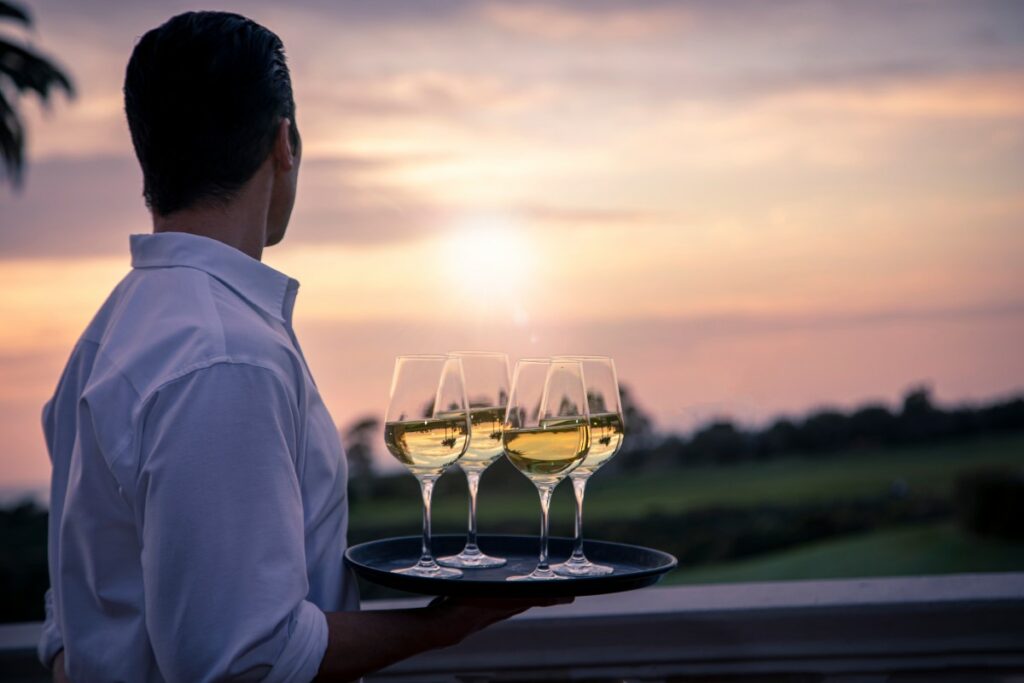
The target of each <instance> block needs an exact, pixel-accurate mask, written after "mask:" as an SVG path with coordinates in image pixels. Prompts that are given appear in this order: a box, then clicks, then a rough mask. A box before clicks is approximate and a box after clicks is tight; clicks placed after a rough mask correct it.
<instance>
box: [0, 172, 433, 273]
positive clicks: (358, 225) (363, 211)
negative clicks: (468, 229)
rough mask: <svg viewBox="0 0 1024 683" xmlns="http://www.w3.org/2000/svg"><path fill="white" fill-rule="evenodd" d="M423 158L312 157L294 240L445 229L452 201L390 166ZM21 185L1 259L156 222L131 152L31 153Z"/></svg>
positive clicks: (93, 244) (351, 239) (91, 252)
mask: <svg viewBox="0 0 1024 683" xmlns="http://www.w3.org/2000/svg"><path fill="white" fill-rule="evenodd" d="M415 161H416V160H415V159H413V160H396V159H383V158H368V157H338V158H330V159H307V160H306V161H304V162H303V165H302V171H301V176H300V181H299V198H298V200H297V202H296V209H295V214H294V216H293V218H292V226H291V229H290V233H289V243H304V242H305V243H309V242H316V243H320V242H334V243H343V244H344V243H350V244H361V243H372V242H386V241H392V240H399V239H409V238H415V237H417V236H422V235H424V234H428V233H430V232H431V231H434V230H437V229H440V228H441V227H442V226H443V225H444V223H445V221H446V220H447V216H448V215H449V212H448V210H447V209H446V208H445V207H443V206H439V205H437V204H436V203H434V202H431V201H430V200H429V199H427V198H426V197H422V196H419V195H417V194H416V193H415V192H413V191H411V190H406V189H403V188H400V187H397V186H395V185H393V184H389V183H388V182H387V181H386V180H385V179H383V176H382V174H383V173H384V171H386V170H387V169H393V168H396V167H400V166H402V165H403V164H405V163H414V162H415ZM26 180H27V181H26V183H25V187H24V188H23V190H22V191H21V192H20V193H16V192H14V191H12V190H11V189H9V188H6V187H5V188H2V189H0V200H2V202H3V207H4V209H3V224H2V228H0V259H12V258H26V257H37V258H38V257H45V258H54V257H79V256H99V255H109V254H121V253H124V251H125V249H126V244H127V235H129V234H131V233H138V232H148V231H149V230H151V221H150V216H149V213H148V211H147V210H146V208H145V204H144V202H143V199H142V174H141V171H140V170H139V168H138V164H137V162H136V161H135V160H134V159H132V158H125V157H81V158H50V159H43V160H40V161H38V162H35V163H32V162H30V166H29V173H28V176H27V179H26Z"/></svg>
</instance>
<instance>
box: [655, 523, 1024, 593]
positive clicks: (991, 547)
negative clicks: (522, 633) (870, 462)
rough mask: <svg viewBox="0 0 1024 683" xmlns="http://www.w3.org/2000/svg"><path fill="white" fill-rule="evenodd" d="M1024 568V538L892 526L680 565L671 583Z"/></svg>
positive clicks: (952, 528) (944, 526) (940, 527)
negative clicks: (724, 559)
mask: <svg viewBox="0 0 1024 683" xmlns="http://www.w3.org/2000/svg"><path fill="white" fill-rule="evenodd" d="M999 571H1024V543H1010V542H1006V541H998V540H992V539H981V538H977V537H974V536H971V535H969V534H967V533H964V532H963V531H961V530H960V529H958V528H957V527H956V526H955V525H954V524H936V525H928V526H918V527H905V528H901V529H889V530H884V531H877V532H873V533H869V534H863V535H858V536H853V537H847V538H840V539H835V540H830V541H824V542H821V543H812V544H808V545H804V546H800V547H798V548H794V549H791V550H786V551H782V552H778V553H772V554H770V555H767V556H762V557H758V558H755V559H750V560H744V561H739V562H730V563H728V564H721V565H711V566H705V567H699V568H695V569H686V568H685V567H683V568H680V569H678V570H676V571H675V572H673V573H672V574H670V575H669V576H667V577H665V579H664V580H663V581H662V583H663V584H665V585H673V584H693V583H734V582H744V581H778V580H798V579H832V578H845V577H869V576H907V575H915V574H951V573H957V572H999Z"/></svg>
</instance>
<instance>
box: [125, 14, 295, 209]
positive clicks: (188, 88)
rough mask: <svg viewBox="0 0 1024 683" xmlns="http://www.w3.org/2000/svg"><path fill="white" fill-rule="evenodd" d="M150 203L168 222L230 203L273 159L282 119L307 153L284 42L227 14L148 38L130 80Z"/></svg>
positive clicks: (183, 18) (128, 107) (174, 25)
mask: <svg viewBox="0 0 1024 683" xmlns="http://www.w3.org/2000/svg"><path fill="white" fill-rule="evenodd" d="M124 104H125V113H126V114H127V116H128V127H129V129H130V130H131V134H132V142H133V144H134V145H135V154H136V155H137V156H138V158H139V163H140V164H141V165H142V174H143V183H144V185H143V193H144V195H145V198H146V205H147V206H149V208H150V209H152V210H153V212H154V213H156V214H157V215H160V216H166V215H168V214H171V213H173V212H175V211H178V210H181V209H185V208H188V207H191V206H194V205H197V204H216V203H218V202H224V201H227V200H229V199H230V198H231V197H232V196H233V195H234V194H235V192H236V191H237V190H238V189H239V188H240V187H241V186H242V185H244V184H245V182H246V181H247V180H249V179H250V178H251V177H252V176H253V174H254V173H255V172H256V169H258V168H259V166H260V164H262V163H263V161H264V160H265V159H266V158H267V155H268V154H269V153H270V151H271V148H272V147H273V144H274V135H275V133H276V131H277V127H278V125H279V124H280V122H281V120H282V119H285V118H287V119H288V120H289V121H290V122H291V132H292V140H291V142H292V144H293V146H294V147H295V148H297V147H298V129H297V128H296V127H295V102H294V99H293V97H292V85H291V77H290V75H289V73H288V66H287V64H286V63H285V57H284V46H283V45H282V43H281V40H280V38H278V37H277V36H276V35H275V34H274V33H273V32H272V31H270V30H268V29H266V28H264V27H263V26H260V25H259V24H257V23H256V22H254V21H252V20H250V19H246V18H245V17H242V16H239V15H237V14H230V13H227V12H187V13H185V14H180V15H178V16H176V17H174V18H172V19H170V20H169V21H167V23H165V24H163V25H162V26H159V27H157V28H155V29H153V30H151V31H149V32H148V33H146V35H144V36H143V37H142V39H141V40H140V41H139V42H138V44H137V45H136V46H135V49H134V51H132V56H131V59H130V60H129V61H128V69H127V73H126V74H125V81H124Z"/></svg>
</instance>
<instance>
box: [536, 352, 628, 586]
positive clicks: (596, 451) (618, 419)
mask: <svg viewBox="0 0 1024 683" xmlns="http://www.w3.org/2000/svg"><path fill="white" fill-rule="evenodd" d="M565 358H568V359H571V360H576V361H579V362H580V364H582V366H583V378H584V385H585V386H586V389H587V407H588V409H589V411H590V451H589V452H588V453H587V457H585V458H584V459H583V462H581V463H580V464H579V466H578V467H576V469H574V470H573V471H572V472H571V473H570V474H569V479H570V480H571V481H572V490H573V493H574V494H575V496H576V525H575V526H576V528H575V540H574V541H573V550H572V556H571V557H570V558H569V559H568V560H567V561H565V562H562V563H560V564H556V565H555V566H554V567H552V569H554V571H555V572H556V573H558V574H561V575H563V576H604V575H606V574H611V573H612V572H613V571H615V570H614V569H613V568H612V567H608V566H606V565H602V564H594V563H593V562H591V561H590V560H588V559H587V556H586V555H584V554H583V495H584V493H585V492H586V488H587V480H588V479H590V477H591V476H592V475H593V474H594V472H596V471H597V470H598V469H600V467H601V466H602V465H604V464H605V463H606V462H608V461H609V460H611V458H612V457H613V456H614V455H615V454H616V453H617V452H618V451H619V447H621V446H622V439H623V436H624V424H623V420H622V402H621V400H620V399H619V380H618V377H617V376H616V374H615V363H614V361H612V359H611V358H608V357H607V356H567V357H565ZM556 360H562V357H559V358H558V359H556Z"/></svg>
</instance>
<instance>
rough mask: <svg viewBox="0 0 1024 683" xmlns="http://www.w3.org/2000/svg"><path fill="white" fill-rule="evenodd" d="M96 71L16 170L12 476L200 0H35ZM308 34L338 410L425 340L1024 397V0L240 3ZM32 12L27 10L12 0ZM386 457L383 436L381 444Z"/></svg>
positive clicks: (32, 462)
mask: <svg viewBox="0 0 1024 683" xmlns="http://www.w3.org/2000/svg"><path fill="white" fill-rule="evenodd" d="M28 6H29V8H30V10H31V11H32V13H33V15H34V18H35V25H36V28H35V30H34V32H31V33H28V34H21V33H20V32H17V31H13V30H7V31H6V32H5V35H10V34H16V35H19V36H21V37H22V38H23V39H25V40H27V41H29V42H31V43H32V44H33V45H34V46H36V47H37V48H38V49H40V50H41V51H43V52H45V53H47V54H49V55H51V56H53V57H54V58H55V59H56V60H57V61H58V62H59V63H60V64H62V65H64V66H65V67H66V68H67V69H68V71H69V72H70V73H71V74H72V76H73V77H74V80H75V82H76V85H77V88H78V91H79V94H78V97H77V98H76V99H74V100H72V101H68V100H66V99H65V98H63V97H61V96H60V95H58V96H57V97H56V98H55V101H54V102H53V104H52V106H51V107H50V108H49V110H48V111H43V110H41V108H40V107H39V106H37V104H36V103H35V102H33V101H31V100H26V101H24V104H23V112H24V115H25V118H26V120H27V124H28V127H29V136H30V137H29V145H28V158H29V169H28V174H27V178H26V185H25V187H24V188H23V189H22V191H21V192H13V191H11V190H10V189H9V188H7V187H4V188H2V189H0V291H2V292H3V295H2V297H0V320H2V321H3V322H2V327H0V486H4V487H8V488H9V487H30V486H35V485H37V484H39V483H41V482H45V480H46V478H47V476H48V474H49V463H48V461H47V459H46V456H45V449H44V446H43V441H42V436H41V432H40V428H39V417H38V415H39V411H40V408H41V406H42V404H43V403H44V401H45V400H46V399H47V398H48V396H49V395H50V393H51V392H52V391H53V388H54V385H55V383H56V380H57V377H58V374H59V372H60V369H61V366H62V364H63V362H64V361H65V359H66V357H67V354H68V353H69V351H70V348H71V346H72V345H73V343H74V341H75V339H76V338H77V337H78V335H79V333H80V332H81V330H82V328H83V327H84V325H85V324H86V322H87V321H88V319H89V318H90V317H91V315H92V314H93V312H94V311H95V309H96V308H97V307H98V306H99V304H100V303H101V302H102V300H103V299H104V297H105V296H106V294H107V293H108V292H109V290H110V288H111V287H112V286H113V285H114V284H115V283H116V282H117V281H118V279H119V278H120V277H122V276H123V274H124V273H125V272H126V270H127V268H128V253H127V247H128V238H127V235H129V234H131V233H138V232H148V231H149V229H150V222H149V216H148V214H147V212H146V209H145V206H144V204H143V202H142V199H141V175H140V173H139V171H138V168H137V164H136V162H135V160H134V157H133V154H132V150H131V143H130V140H129V136H128V131H127V126H126V124H125V121H124V116H123V112H122V97H121V84H122V79H123V74H124V67H125V64H126V62H127V59H128V56H129V54H130V52H131V49H132V46H133V45H134V43H135V41H136V40H137V39H138V38H139V37H140V36H141V35H142V34H143V33H144V32H145V31H146V30H148V29H149V28H152V27H154V26H156V25H157V24H159V23H161V22H162V21H164V20H165V19H167V18H168V17H169V16H171V15H172V14H175V13H177V12H178V11H182V10H185V9H199V8H201V6H199V5H195V4H193V3H178V2H159V3H158V2H131V3H128V2H124V3H118V2H110V1H107V0H96V1H92V0H87V1H77V2H76V1H72V0H63V1H58V0H46V1H41V2H31V3H28ZM216 8H217V9H230V10H234V11H238V12H241V13H243V14H246V15H248V16H250V17H252V18H253V19H255V20H257V21H259V22H260V23H263V24H264V25H266V26H268V27H269V28H271V29H272V30H274V31H275V32H277V33H278V34H279V35H280V36H281V38H282V39H283V41H284V43H285V46H286V48H287V51H288V55H289V60H290V64H291V68H292V78H293V83H294V87H295V94H296V101H297V108H298V124H299V128H300V130H301V131H302V135H303V141H304V158H303V162H302V170H301V174H300V183H299V197H298V201H297V205H296V210H295V213H294V216H293V220H292V223H291V226H290V229H289V234H288V236H287V238H286V240H285V242H284V243H283V244H282V245H281V246H279V247H274V248H272V249H269V250H268V251H267V252H265V254H264V260H265V262H266V263H268V264H269V265H271V266H273V267H275V268H277V269H279V270H282V271H284V272H286V273H287V274H289V275H291V276H293V277H295V278H297V279H298V280H300V281H301V283H302V289H301V292H300V297H299V302H298V305H297V307H296V328H297V331H298V333H299V336H300V339H301V340H302V342H303V345H304V348H305V351H306V355H307V357H308V360H309V362H310V365H311V366H312V369H313V372H314V374H315V375H316V377H317V380H318V382H319V385H320V388H321V391H322V393H323V394H324V397H325V400H326V402H327V404H328V407H329V408H330V409H331V411H332V413H333V415H334V417H335V420H336V421H337V422H338V423H339V424H340V425H344V424H346V423H347V422H349V421H351V420H352V419H354V418H356V417H358V416H361V415H363V414H367V413H372V414H377V415H381V414H382V413H383V410H384V407H385V404H386V401H387V391H388V386H389V383H390V376H391V368H392V363H393V359H394V356H395V355H396V354H398V353H415V352H439V351H446V350H455V349H498V350H505V351H508V352H509V353H510V354H511V355H512V356H513V358H514V357H518V356H524V355H544V354H549V353H565V352H577V353H601V354H609V355H612V356H614V358H615V359H616V362H617V364H618V367H619V374H620V377H621V379H622V380H623V381H624V382H625V383H626V384H628V385H629V386H630V387H631V388H632V389H633V391H634V393H635V395H636V396H637V398H638V399H639V402H640V403H641V404H642V405H643V407H644V408H645V409H647V410H648V411H649V412H650V413H651V414H652V415H653V416H654V417H655V418H656V421H657V424H658V426H659V428H661V429H664V430H671V429H687V428H690V427H692V426H693V425H694V424H698V423H700V422H702V421H704V420H706V419H708V418H709V417H712V416H717V415H728V416H733V417H735V418H737V419H739V420H741V421H744V422H747V423H762V422H764V421H766V420H769V419H772V418H773V417H775V416H778V415H780V414H784V413H788V414H799V413H801V412H804V411H806V410H808V409H810V408H813V407H816V406H822V405H832V406H839V407H849V406H853V405H856V404H858V403H861V402H863V401H868V400H879V401H885V402H888V403H890V404H894V403H895V402H896V401H898V399H899V397H900V396H901V395H902V393H903V392H904V390H906V388H907V387H908V386H911V385H914V384H919V383H928V384H930V385H932V386H933V387H934V389H935V392H936V395H937V397H938V398H939V399H940V400H942V401H947V402H958V401H980V400H988V399H991V398H995V397H1003V396H1007V395H1009V394H1013V393H1015V392H1019V391H1024V353H1022V351H1021V349H1022V348H1024V287H1022V285H1024V266H1022V264H1024V5H1022V4H1021V3H1019V2H983V1H975V0H964V1H963V2H941V1H934V2H932V1H928V0H907V1H904V2H871V1H863V0H850V1H847V2H824V1H820V0H813V1H811V0H808V1H792V2H790V1H779V2H761V1H758V0H749V1H737V2H721V1H719V0H704V1H696V2H636V1H625V0H623V1H618V2H610V1H603V0H581V1H579V2H558V3H556V2H531V1H525V2H513V1H512V0H508V1H506V2H468V1H458V0H445V1H431V0H408V1H405V2H394V1H390V0H382V1H380V2H357V1H353V2H329V1H327V0H307V1H305V2H289V3H284V2H281V3H274V2H225V1H221V2H218V3H216ZM5 28H10V27H6V26H5ZM381 450H382V451H383V448H382V449H381Z"/></svg>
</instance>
